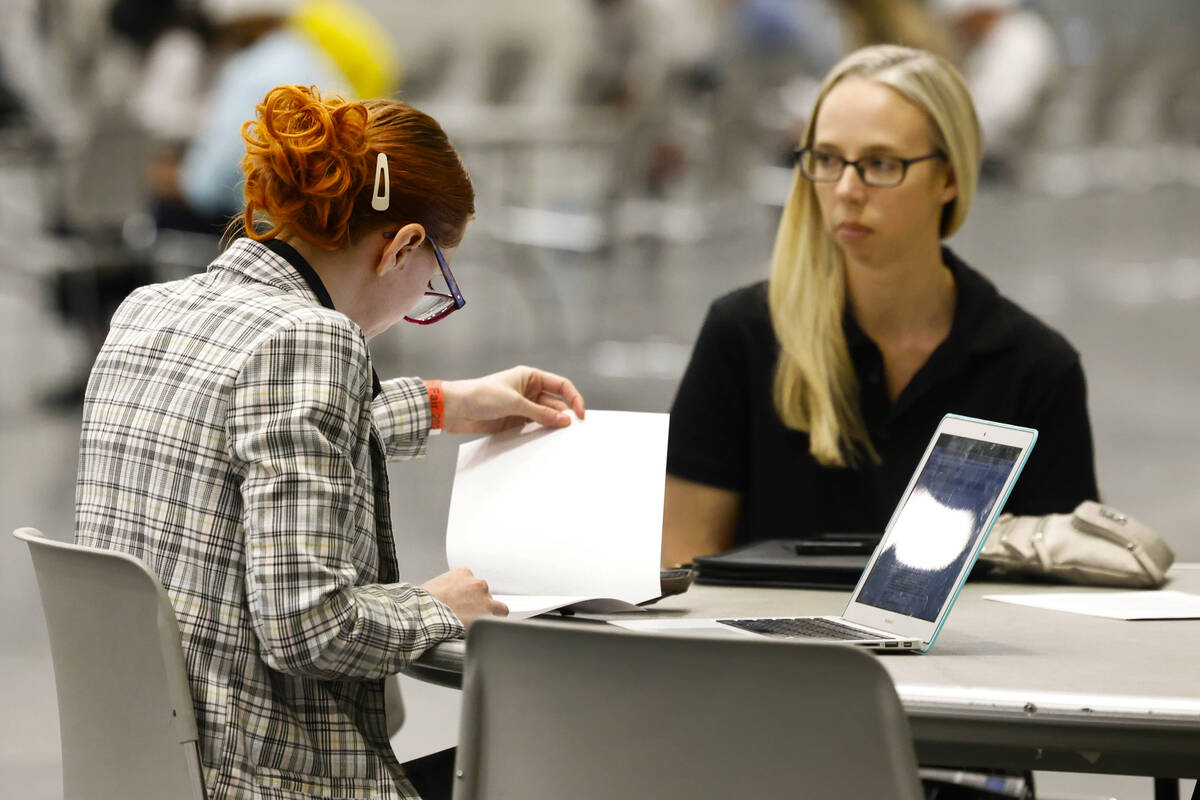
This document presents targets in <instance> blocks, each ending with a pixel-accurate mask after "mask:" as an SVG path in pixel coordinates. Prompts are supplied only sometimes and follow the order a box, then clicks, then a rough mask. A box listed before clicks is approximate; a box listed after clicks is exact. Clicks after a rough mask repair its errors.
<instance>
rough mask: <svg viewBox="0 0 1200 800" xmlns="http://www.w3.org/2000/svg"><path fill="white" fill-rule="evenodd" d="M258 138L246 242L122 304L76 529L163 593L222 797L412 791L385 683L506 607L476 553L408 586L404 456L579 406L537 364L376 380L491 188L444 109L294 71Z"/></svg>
mask: <svg viewBox="0 0 1200 800" xmlns="http://www.w3.org/2000/svg"><path fill="white" fill-rule="evenodd" d="M243 137H244V139H245V141H246V156H245V159H244V160H243V170H244V172H245V177H246V182H245V197H246V208H245V214H244V217H243V223H244V227H245V233H246V235H245V237H243V238H238V239H236V240H235V241H233V242H232V244H230V245H229V246H228V248H227V249H226V250H225V251H224V252H223V253H222V254H221V255H220V256H218V257H217V259H216V260H215V261H213V263H212V264H211V265H209V267H208V270H207V271H206V272H205V273H204V274H201V275H196V276H193V277H191V278H188V279H186V280H182V281H177V282H174V283H166V284H159V285H153V286H147V287H143V288H141V289H138V290H137V291H135V292H134V293H133V294H131V295H130V296H129V298H128V299H127V300H126V301H125V302H124V303H123V304H122V306H121V308H120V309H119V310H118V311H117V313H116V315H115V316H114V317H113V320H112V326H111V331H110V333H109V336H108V339H107V341H106V342H105V344H104V347H103V349H102V350H101V352H100V355H99V357H98V358H97V359H96V363H95V366H94V367H93V370H92V374H91V378H90V381H89V383H88V389H87V393H86V397H85V400H84V415H83V433H82V440H81V447H80V458H79V474H78V479H77V484H76V540H77V541H78V542H80V543H81V544H87V545H93V546H99V547H105V548H111V549H115V550H122V551H125V552H128V553H131V554H133V555H135V556H137V557H139V558H141V559H143V560H144V561H145V562H146V563H147V564H148V565H149V566H150V567H151V568H152V569H153V570H154V571H155V572H156V573H157V574H158V576H159V578H160V579H161V580H162V582H163V585H164V586H165V587H166V589H167V592H168V593H169V594H170V596H171V599H172V601H173V604H174V606H175V611H176V614H177V616H178V618H179V622H180V626H181V628H182V633H183V645H184V649H185V652H186V661H187V667H188V673H189V678H190V681H191V687H192V696H193V700H194V703H195V708H196V718H197V723H198V725H199V731H200V745H201V748H200V749H201V758H202V760H203V763H204V767H205V775H206V780H207V785H208V794H209V797H210V798H214V799H218V798H249V797H275V798H281V797H332V796H336V797H347V798H351V797H368V796H370V797H388V798H400V797H404V798H411V797H416V796H418V795H417V793H416V790H415V789H414V788H413V785H412V783H411V782H410V780H409V778H408V777H407V776H406V774H405V771H404V770H403V768H401V766H400V764H399V763H397V760H396V758H395V756H394V755H393V754H392V751H391V747H390V745H389V742H388V730H387V726H386V723H385V714H384V688H383V687H384V683H383V679H384V678H385V677H386V676H388V675H391V674H393V673H396V672H398V671H399V670H401V669H402V668H403V667H404V666H405V665H406V664H408V663H409V662H410V661H411V660H412V659H414V658H416V657H417V656H418V655H420V654H421V653H422V652H423V651H424V650H425V649H427V648H428V647H430V646H431V645H434V644H436V643H438V642H440V641H443V640H445V639H450V638H454V637H457V636H461V635H462V633H463V630H464V628H465V627H466V626H468V625H470V623H471V622H472V620H474V619H476V618H478V617H480V616H483V615H488V614H501V615H503V614H505V613H507V609H506V608H505V607H504V606H503V605H502V604H501V603H499V602H497V601H495V600H494V599H493V598H492V597H491V595H490V593H489V591H488V587H487V585H486V584H485V583H484V582H483V581H481V580H479V579H477V578H475V577H474V576H472V574H471V573H470V572H469V571H468V570H462V569H460V570H454V571H451V572H448V573H446V574H444V575H441V576H438V577H436V578H434V579H432V580H430V581H429V582H427V583H425V584H424V585H422V586H414V585H412V584H409V583H404V582H402V581H401V580H400V573H399V569H398V565H397V563H396V557H395V546H394V541H393V537H392V530H391V516H390V510H389V503H388V485H387V469H386V460H387V459H388V458H415V457H419V456H420V455H422V454H423V453H424V450H425V447H426V441H427V439H428V437H429V435H430V434H431V433H433V432H436V431H438V430H439V429H441V430H446V431H448V432H451V433H481V432H493V431H498V430H501V429H503V428H505V427H507V426H510V425H517V424H521V423H523V422H524V421H525V420H534V421H536V422H540V423H542V424H544V425H547V426H552V427H561V426H564V425H568V424H569V423H570V417H569V415H568V411H569V410H570V411H574V413H575V414H576V415H577V416H579V417H582V416H583V413H584V405H583V398H582V397H581V396H580V394H579V392H578V391H577V390H576V389H575V387H574V386H573V385H572V384H571V382H570V381H568V380H567V379H565V378H562V377H559V376H557V375H552V374H550V373H547V372H542V371H539V370H536V369H531V368H528V367H515V368H513V369H510V370H507V371H505V372H501V373H497V374H495V375H491V376H487V377H484V378H478V379H475V380H467V381H446V382H440V381H422V380H420V379H417V378H398V379H395V380H389V381H380V380H379V379H378V377H377V376H376V375H375V372H374V369H373V368H372V366H371V358H370V354H369V353H368V350H367V340H368V339H370V338H371V337H372V336H375V335H377V334H379V333H381V332H382V331H384V330H386V329H388V328H389V327H391V326H392V325H394V324H396V323H397V322H399V321H400V320H401V319H408V320H409V321H412V322H417V323H422V324H428V323H431V322H435V321H437V320H439V319H441V318H442V317H444V316H445V315H447V314H449V313H451V312H453V311H454V310H456V309H458V308H461V307H462V306H463V304H464V303H465V300H464V299H463V296H462V293H461V291H460V290H459V288H458V286H457V284H456V282H455V280H454V277H453V275H452V273H451V271H450V262H451V260H452V259H453V256H454V252H455V250H456V249H457V245H458V243H459V241H460V240H461V238H462V235H463V232H464V230H465V227H466V224H467V222H468V220H469V219H470V218H471V216H472V214H473V213H474V192H473V189H472V187H471V183H470V180H469V179H468V177H467V173H466V171H465V170H464V169H463V166H462V164H461V162H460V161H459V158H458V155H457V154H456V153H455V151H454V149H453V148H452V147H451V145H450V143H449V141H448V140H447V138H446V136H445V134H444V133H443V132H442V130H441V128H440V127H439V126H438V125H437V123H436V122H435V121H434V120H432V119H431V118H429V117H428V116H426V115H425V114H422V113H421V112H419V111H417V110H415V109H413V108H410V107H409V106H407V105H404V104H402V103H398V102H392V101H384V100H376V101H371V102H365V103H357V102H347V101H344V100H342V99H341V98H338V97H333V96H322V95H321V94H320V93H319V92H318V91H317V90H316V89H307V88H302V87H298V86H281V87H277V88H275V89H273V90H272V91H271V92H270V93H269V94H268V95H267V97H266V98H265V100H264V101H263V102H262V103H261V104H260V105H259V106H258V109H257V118H256V119H255V120H254V121H253V122H249V123H247V124H246V125H245V126H244V128H243ZM435 283H436V284H437V287H435V285H434V284H435ZM439 289H440V290H439ZM447 778H448V776H447Z"/></svg>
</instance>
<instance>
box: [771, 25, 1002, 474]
mask: <svg viewBox="0 0 1200 800" xmlns="http://www.w3.org/2000/svg"><path fill="white" fill-rule="evenodd" d="M849 76H859V77H864V78H869V79H870V80H872V81H875V82H876V83H880V84H882V85H884V86H888V87H890V88H891V89H893V90H894V91H896V92H898V93H899V94H900V95H901V96H902V97H904V98H905V99H907V100H908V101H910V102H911V103H913V104H914V105H916V106H917V107H918V108H920V109H921V110H923V111H924V112H925V115H926V116H927V117H928V118H929V123H930V125H929V127H930V134H931V137H932V139H933V147H934V149H935V150H936V151H938V152H940V153H942V154H944V155H945V156H946V160H947V162H948V163H949V165H950V168H951V169H952V170H953V172H954V176H955V180H956V182H957V185H958V196H957V197H955V198H954V199H952V200H950V201H949V202H947V203H946V204H945V206H944V207H943V208H942V217H941V224H940V229H939V233H940V235H941V238H943V239H945V238H946V237H948V236H950V235H951V234H953V233H954V232H955V231H957V230H958V229H959V227H961V225H962V223H963V221H964V220H965V219H966V216H967V210H968V209H969V208H970V206H971V200H972V199H973V198H974V196H975V187H976V184H977V182H978V177H979V161H980V154H981V150H982V140H981V136H980V132H979V121H978V119H977V117H976V115H975V105H974V103H973V102H972V101H971V94H970V91H969V90H968V89H967V85H966V82H965V81H964V80H963V78H962V76H961V75H960V74H959V72H958V70H956V69H955V68H954V67H953V66H952V65H951V64H950V63H949V62H948V61H946V60H945V59H943V58H941V57H939V56H936V55H933V54H932V53H927V52H925V51H923V50H915V49H913V48H909V47H900V46H898V45H875V46H872V47H864V48H863V49H861V50H856V51H855V52H853V53H851V54H850V55H848V56H846V57H845V58H844V59H842V60H841V61H840V62H839V63H838V64H837V65H836V66H835V67H834V68H833V69H832V70H831V71H830V73H829V75H827V76H826V77H825V81H824V83H823V84H822V85H821V91H820V94H819V95H818V96H817V100H816V103H814V105H813V111H812V114H811V115H810V116H809V119H808V125H807V127H806V129H805V132H804V141H803V145H804V146H810V145H812V142H813V135H814V129H815V127H816V119H817V114H818V113H819V111H820V108H821V103H822V102H823V101H824V99H825V97H826V95H828V94H829V92H830V90H831V89H832V88H833V87H834V86H836V85H837V84H838V83H839V82H841V81H842V80H843V79H845V78H847V77H849ZM845 270H846V265H845V262H844V260H843V258H842V253H841V251H840V250H839V249H838V247H837V244H836V243H835V242H834V240H833V238H832V237H831V236H830V235H829V234H828V233H827V232H826V231H825V228H824V225H823V224H822V219H821V208H820V206H819V205H818V203H817V195H816V192H815V190H814V188H813V184H812V183H811V182H810V181H808V180H807V179H806V178H804V176H802V175H801V174H800V170H799V168H798V167H797V169H796V171H795V177H794V179H793V183H792V191H791V195H790V196H789V198H788V201H787V204H786V205H785V206H784V209H783V217H782V219H781V220H780V222H779V231H778V233H777V234H776V237H775V250H774V254H773V255H772V259H771V277H770V281H769V288H768V303H769V305H770V310H771V324H772V325H773V327H774V329H775V336H776V338H777V339H778V340H779V361H778V363H777V364H776V367H775V408H776V410H777V411H778V412H779V416H780V418H781V419H782V420H783V423H784V424H785V425H786V426H788V427H789V428H793V429H795V430H800V431H805V432H807V433H808V438H809V452H811V453H812V455H813V457H814V458H815V459H816V460H817V461H818V463H820V464H822V465H824V466H836V467H844V466H848V465H849V466H855V465H857V464H859V463H861V462H862V461H864V460H869V461H874V462H878V460H879V455H878V453H877V452H876V450H875V447H874V445H873V444H872V443H871V437H870V434H869V433H868V431H867V426H866V423H865V422H864V421H863V416H862V409H861V407H860V405H859V385H858V377H857V375H856V374H855V372H854V364H853V363H852V362H851V360H850V350H849V348H848V346H847V344H846V335H845V332H844V331H843V329H842V314H843V309H844V307H845V301H846V273H845Z"/></svg>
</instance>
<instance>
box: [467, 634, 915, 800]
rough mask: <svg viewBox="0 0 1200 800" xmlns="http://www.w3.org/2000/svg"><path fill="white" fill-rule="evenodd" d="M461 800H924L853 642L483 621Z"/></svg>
mask: <svg viewBox="0 0 1200 800" xmlns="http://www.w3.org/2000/svg"><path fill="white" fill-rule="evenodd" d="M463 692H464V694H463V709H462V724H461V728H460V740H459V748H458V761H457V768H456V773H457V775H458V777H457V778H456V782H455V792H454V797H455V798H456V800H468V799H471V800H474V799H476V798H521V800H551V799H552V798H553V799H554V800H558V799H559V798H564V797H569V798H572V800H589V798H597V799H599V798H606V799H611V798H614V797H620V798H655V800H661V799H662V798H689V800H692V799H695V798H701V799H703V798H729V797H763V798H775V797H789V798H792V797H795V798H846V797H886V798H900V799H902V800H909V799H910V798H911V799H912V800H917V798H921V797H923V794H922V792H921V787H920V781H919V779H918V777H917V764H916V758H915V755H914V751H913V743H912V735H911V733H910V731H909V727H908V720H907V717H906V716H905V713H904V710H903V708H902V707H901V705H900V701H899V699H898V698H897V696H896V691H895V687H894V686H893V685H892V681H891V679H890V678H889V677H888V674H887V672H886V671H885V670H884V669H883V667H882V666H881V665H880V664H879V662H878V661H877V660H876V659H875V658H874V657H873V656H871V655H869V654H867V653H865V652H861V651H858V650H855V649H853V648H851V647H849V646H845V645H828V644H811V643H810V644H793V643H789V642H777V641H769V640H761V641H756V640H747V639H738V640H732V639H714V638H708V639H701V638H684V637H674V636H672V637H668V636H648V635H642V634H629V633H623V632H614V631H609V630H607V629H598V626H587V625H583V624H579V625H573V626H569V627H568V626H563V625H530V624H521V623H512V622H504V621H499V620H492V619H485V620H480V621H477V622H475V623H474V625H473V626H472V628H471V632H470V635H469V637H468V640H467V661H466V673H465V680H464V684H463Z"/></svg>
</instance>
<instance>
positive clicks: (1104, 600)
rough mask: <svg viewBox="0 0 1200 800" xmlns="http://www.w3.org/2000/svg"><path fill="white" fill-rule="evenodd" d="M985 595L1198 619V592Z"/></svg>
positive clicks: (1079, 609)
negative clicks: (1196, 593)
mask: <svg viewBox="0 0 1200 800" xmlns="http://www.w3.org/2000/svg"><path fill="white" fill-rule="evenodd" d="M984 599H985V600H997V601H999V602H1001V603H1015V604H1017V605H1022V606H1033V607H1034V608H1045V609H1049V610H1051V611H1067V612H1070V613H1072V614H1088V615H1090V616H1093V617H1110V618H1112V619H1129V620H1133V619H1200V595H1195V594H1189V593H1187V592H1176V591H1173V590H1163V591H1133V592H1065V593H1057V592H1056V593H1046V594H988V595H984Z"/></svg>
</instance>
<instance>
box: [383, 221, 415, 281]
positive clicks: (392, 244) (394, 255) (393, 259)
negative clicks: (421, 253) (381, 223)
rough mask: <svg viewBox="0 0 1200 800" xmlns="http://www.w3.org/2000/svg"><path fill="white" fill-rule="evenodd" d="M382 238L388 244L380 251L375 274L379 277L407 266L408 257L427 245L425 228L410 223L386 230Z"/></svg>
mask: <svg viewBox="0 0 1200 800" xmlns="http://www.w3.org/2000/svg"><path fill="white" fill-rule="evenodd" d="M382 236H383V237H384V238H385V239H386V240H387V244H385V245H384V246H383V248H382V250H381V251H380V254H379V263H377V264H376V265H375V273H376V274H377V275H378V276H379V277H383V276H384V275H386V274H387V273H389V272H391V271H392V270H394V269H401V268H403V267H404V266H405V264H406V262H407V260H408V257H409V256H410V255H412V253H413V252H415V251H416V249H417V248H418V247H420V246H421V245H422V244H424V243H425V228H424V227H422V226H421V225H420V224H418V223H416V222H410V223H408V224H407V225H404V226H402V227H399V228H391V227H388V228H385V229H384V230H383V233H382Z"/></svg>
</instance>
